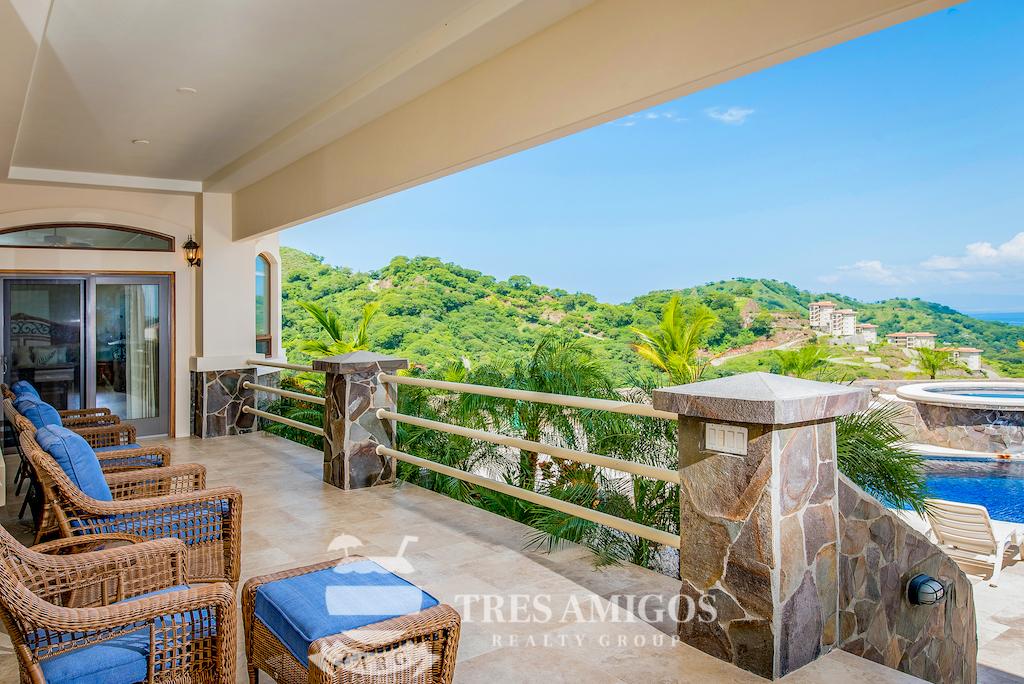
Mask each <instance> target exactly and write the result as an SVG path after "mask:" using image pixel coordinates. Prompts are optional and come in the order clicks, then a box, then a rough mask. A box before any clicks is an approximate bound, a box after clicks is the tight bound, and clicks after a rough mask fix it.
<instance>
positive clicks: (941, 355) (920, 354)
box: [917, 347, 954, 380]
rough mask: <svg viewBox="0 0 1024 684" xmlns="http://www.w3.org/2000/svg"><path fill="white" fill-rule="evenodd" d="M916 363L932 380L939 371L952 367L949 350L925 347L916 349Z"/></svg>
mask: <svg viewBox="0 0 1024 684" xmlns="http://www.w3.org/2000/svg"><path fill="white" fill-rule="evenodd" d="M917 365H918V366H920V367H921V370H922V371H924V372H925V373H927V374H928V377H930V378H931V379H932V380H934V379H935V376H937V375H938V374H939V372H941V371H944V370H946V369H947V368H953V365H954V364H953V360H952V359H951V358H950V357H949V352H945V351H942V350H941V349H928V348H927V347H925V348H922V349H918V350H917Z"/></svg>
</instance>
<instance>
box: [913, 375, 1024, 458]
mask: <svg viewBox="0 0 1024 684" xmlns="http://www.w3.org/2000/svg"><path fill="white" fill-rule="evenodd" d="M896 395H897V396H899V397H900V398H901V399H903V400H905V401H907V402H909V403H911V404H912V405H913V406H914V408H915V409H916V410H915V411H912V412H911V415H910V418H911V419H912V421H913V423H914V425H913V429H912V431H913V433H914V434H912V435H911V439H912V440H913V441H916V442H924V443H927V444H935V445H937V446H944V447H950V448H953V449H964V450H968V451H983V452H990V453H1021V452H1024V382H1006V381H978V380H949V381H941V382H924V383H917V384H912V385H903V386H902V387H898V388H897V389H896Z"/></svg>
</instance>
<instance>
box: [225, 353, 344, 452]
mask: <svg viewBox="0 0 1024 684" xmlns="http://www.w3.org/2000/svg"><path fill="white" fill-rule="evenodd" d="M246 363H249V364H252V365H254V366H270V367H272V368H284V369H286V370H294V371H300V372H306V373H312V372H313V370H314V369H313V367H312V366H300V365H298V364H295V363H280V362H278V361H257V360H254V359H247V360H246ZM242 387H244V388H245V389H251V390H255V391H256V392H267V393H269V394H276V395H277V396H279V397H286V398H288V399H295V400H298V401H305V402H309V403H310V404H316V405H318V406H325V405H326V404H327V400H326V399H324V398H323V397H318V396H316V395H313V394H303V393H302V392H292V391H291V390H286V389H281V388H280V387H270V386H269V385H259V384H256V383H255V382H249V381H246V382H243V383H242ZM242 413H249V414H252V415H254V416H259V417H260V418H263V419H264V420H269V421H272V422H274V423H280V424H282V425H287V426H288V427H293V428H296V429H298V430H305V431H306V432H310V433H312V434H314V435H317V436H318V437H323V436H324V430H323V428H318V427H316V426H315V425H309V424H308V423H303V422H301V421H298V420H292V419H291V418H285V417H284V416H279V415H277V414H276V413H271V412H270V411H261V410H260V409H256V408H252V407H251V406H243V407H242Z"/></svg>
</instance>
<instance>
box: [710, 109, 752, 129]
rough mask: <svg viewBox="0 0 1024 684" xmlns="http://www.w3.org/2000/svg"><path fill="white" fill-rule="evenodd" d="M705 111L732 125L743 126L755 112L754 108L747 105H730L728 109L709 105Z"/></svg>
mask: <svg viewBox="0 0 1024 684" xmlns="http://www.w3.org/2000/svg"><path fill="white" fill-rule="evenodd" d="M704 113H705V114H707V115H708V116H709V117H711V118H712V119H714V120H715V121H721V122H722V123H724V124H729V125H731V126H741V125H742V124H743V122H744V121H746V120H747V119H748V118H749V117H750V115H751V114H753V113H754V110H753V109H747V108H746V107H729V108H728V109H722V108H721V107H708V108H707V109H705V110H704Z"/></svg>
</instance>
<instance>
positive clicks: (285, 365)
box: [245, 359, 323, 373]
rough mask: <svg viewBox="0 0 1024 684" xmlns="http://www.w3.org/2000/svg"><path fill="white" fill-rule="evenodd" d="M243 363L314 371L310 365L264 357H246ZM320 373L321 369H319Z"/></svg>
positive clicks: (304, 371)
mask: <svg viewBox="0 0 1024 684" xmlns="http://www.w3.org/2000/svg"><path fill="white" fill-rule="evenodd" d="M245 363H246V364H247V365H250V366H267V367H269V368H284V369H285V370H293V371H299V372H302V373H313V372H315V371H316V369H315V368H313V367H312V366H300V365H299V364H297V363H284V362H283V361H267V360H266V359H246V360H245ZM320 372H321V373H322V372H323V371H320Z"/></svg>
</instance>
